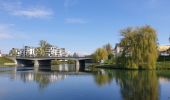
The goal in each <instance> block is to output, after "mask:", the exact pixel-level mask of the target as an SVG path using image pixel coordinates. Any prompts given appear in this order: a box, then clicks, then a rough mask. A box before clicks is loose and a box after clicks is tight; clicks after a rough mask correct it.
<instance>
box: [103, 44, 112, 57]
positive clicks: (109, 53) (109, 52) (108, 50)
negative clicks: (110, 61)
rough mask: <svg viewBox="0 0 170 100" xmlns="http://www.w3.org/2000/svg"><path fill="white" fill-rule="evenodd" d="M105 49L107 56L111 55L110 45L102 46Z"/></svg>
mask: <svg viewBox="0 0 170 100" xmlns="http://www.w3.org/2000/svg"><path fill="white" fill-rule="evenodd" d="M103 48H104V49H106V51H107V54H108V55H112V45H111V44H110V43H108V44H106V45H104V46H103Z"/></svg>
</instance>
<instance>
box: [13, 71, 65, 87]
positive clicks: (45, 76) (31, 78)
mask: <svg viewBox="0 0 170 100" xmlns="http://www.w3.org/2000/svg"><path fill="white" fill-rule="evenodd" d="M66 77H67V74H62V73H57V72H42V71H38V72H35V71H33V70H30V71H18V72H17V73H15V74H11V79H15V80H22V81H23V82H24V83H29V82H36V83H37V84H38V86H39V88H40V89H44V88H46V87H47V86H48V85H49V84H52V83H54V82H57V81H61V80H64V79H65V78H66Z"/></svg>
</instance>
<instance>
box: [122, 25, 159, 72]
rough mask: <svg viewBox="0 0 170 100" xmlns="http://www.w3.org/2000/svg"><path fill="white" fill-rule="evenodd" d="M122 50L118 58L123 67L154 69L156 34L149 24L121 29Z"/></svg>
mask: <svg viewBox="0 0 170 100" xmlns="http://www.w3.org/2000/svg"><path fill="white" fill-rule="evenodd" d="M121 35H122V37H123V38H122V39H121V42H120V44H121V45H122V46H123V51H122V54H121V57H120V58H119V59H121V60H119V63H120V65H121V66H123V67H125V68H132V69H138V68H144V69H155V66H156V61H157V57H158V54H157V34H156V31H155V30H154V29H153V28H151V27H150V26H143V27H137V28H127V29H124V30H122V31H121Z"/></svg>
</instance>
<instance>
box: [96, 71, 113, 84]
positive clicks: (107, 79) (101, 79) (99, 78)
mask: <svg viewBox="0 0 170 100" xmlns="http://www.w3.org/2000/svg"><path fill="white" fill-rule="evenodd" d="M113 77H114V73H113V71H111V70H107V71H106V70H104V69H98V70H97V72H95V75H94V78H95V82H96V83H97V84H98V85H99V86H103V85H105V84H110V83H111V82H112V80H113Z"/></svg>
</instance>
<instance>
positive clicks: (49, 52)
mask: <svg viewBox="0 0 170 100" xmlns="http://www.w3.org/2000/svg"><path fill="white" fill-rule="evenodd" d="M45 53H46V56H48V57H66V56H67V53H66V51H65V48H58V47H56V46H50V47H48V48H47V49H46V51H45Z"/></svg>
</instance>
